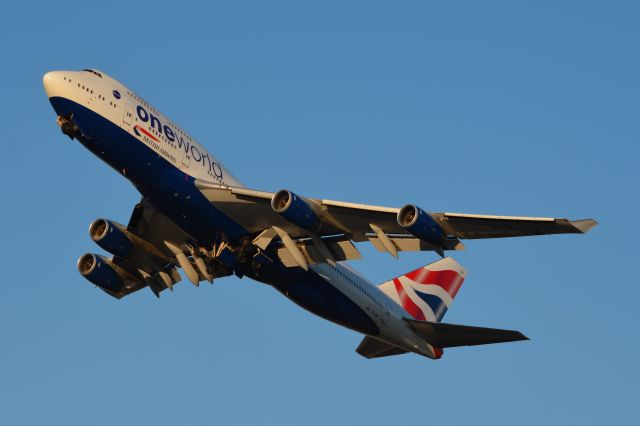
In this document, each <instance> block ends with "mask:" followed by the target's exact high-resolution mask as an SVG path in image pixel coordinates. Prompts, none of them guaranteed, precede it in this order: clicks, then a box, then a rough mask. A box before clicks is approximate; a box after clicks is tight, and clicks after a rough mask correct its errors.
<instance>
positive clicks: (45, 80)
mask: <svg viewBox="0 0 640 426" xmlns="http://www.w3.org/2000/svg"><path fill="white" fill-rule="evenodd" d="M62 74H63V72H62V71H49V72H48V73H46V74H45V75H44V76H43V77H42V85H43V86H44V91H45V92H46V93H47V96H48V97H49V98H51V97H53V96H57V95H58V94H59V91H60V86H61V81H62Z"/></svg>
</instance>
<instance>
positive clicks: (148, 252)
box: [80, 199, 229, 299]
mask: <svg viewBox="0 0 640 426" xmlns="http://www.w3.org/2000/svg"><path fill="white" fill-rule="evenodd" d="M109 226H119V227H121V228H123V230H124V229H125V227H123V226H122V225H119V224H116V223H115V222H112V221H111V222H110V224H109ZM125 232H127V234H128V235H129V238H131V239H133V240H134V241H135V242H136V243H137V245H138V247H139V249H137V250H135V251H134V252H133V254H132V255H131V256H130V257H128V258H126V259H125V258H123V257H119V256H113V257H111V258H104V257H101V256H100V257H99V259H98V258H96V257H94V258H93V261H95V262H100V261H102V262H105V263H107V264H108V265H109V266H110V267H111V268H113V269H115V270H116V272H117V273H118V274H119V275H120V276H121V277H122V279H123V285H122V288H120V289H119V290H117V291H112V290H109V289H107V288H102V287H101V288H102V290H104V291H105V292H106V293H108V294H110V295H111V296H113V297H115V298H117V299H120V298H122V297H124V296H127V295H129V294H131V293H134V292H136V291H138V290H140V289H142V288H145V287H149V288H150V289H151V291H153V293H154V294H155V295H156V296H158V297H159V294H160V292H162V291H164V290H165V289H167V288H168V289H170V290H173V285H174V284H177V283H178V282H180V281H181V280H182V278H181V276H180V274H179V273H178V271H177V268H178V267H182V268H183V269H184V267H183V266H184V265H181V263H180V261H179V260H178V259H177V256H176V254H175V253H173V252H172V251H171V250H170V248H169V246H167V244H166V243H165V242H167V241H168V242H171V243H173V244H174V245H176V246H179V247H180V249H181V250H184V251H185V253H186V254H185V260H186V261H187V262H188V263H189V264H190V265H192V267H191V268H190V270H191V271H193V272H192V274H191V275H192V276H191V277H189V274H188V273H187V276H188V277H189V278H190V281H191V282H192V283H194V285H198V282H199V281H202V280H205V279H206V280H209V281H210V282H211V281H212V280H213V279H214V278H216V277H220V276H226V275H229V272H228V271H224V272H223V271H220V270H218V269H215V268H213V267H211V265H209V264H207V265H205V264H204V263H202V265H201V266H202V269H199V268H198V267H197V260H200V259H202V257H203V256H201V254H198V253H197V252H192V253H191V255H190V256H189V254H188V249H186V248H185V247H187V246H185V245H184V244H183V243H185V242H188V241H191V240H192V238H191V237H190V236H189V235H188V234H186V233H185V232H184V231H183V230H182V229H180V228H179V227H178V226H176V225H175V224H174V223H173V222H172V221H171V220H169V219H168V218H167V217H166V216H165V215H163V214H162V213H160V212H159V211H157V210H156V209H155V208H154V207H153V205H151V204H150V203H149V202H147V201H146V200H144V199H143V200H141V201H140V203H138V204H137V205H136V206H135V208H134V209H133V212H132V214H131V218H130V220H129V224H128V225H127V226H126V231H125ZM88 256H91V255H88ZM93 256H95V255H93ZM187 256H188V257H189V259H187ZM83 259H85V260H87V261H89V260H90V259H89V258H81V260H80V262H82V261H83ZM198 271H205V272H204V273H201V272H198ZM193 274H196V275H195V276H193Z"/></svg>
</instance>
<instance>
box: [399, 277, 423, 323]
mask: <svg viewBox="0 0 640 426" xmlns="http://www.w3.org/2000/svg"><path fill="white" fill-rule="evenodd" d="M393 284H394V285H395V286H396V291H397V292H398V297H399V298H400V303H402V307H403V308H404V310H405V311H407V312H409V314H411V316H412V317H414V318H415V319H417V320H420V321H426V320H427V318H426V317H425V316H424V313H423V312H422V309H420V308H419V307H418V305H416V304H415V302H414V301H413V300H411V299H410V298H409V296H408V295H407V293H406V292H405V291H404V287H402V284H401V283H400V281H398V279H397V278H394V279H393Z"/></svg>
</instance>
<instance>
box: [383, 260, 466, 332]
mask: <svg viewBox="0 0 640 426" xmlns="http://www.w3.org/2000/svg"><path fill="white" fill-rule="evenodd" d="M466 276H467V271H465V269H464V268H463V267H462V266H460V264H459V263H458V262H456V261H455V260H453V259H452V258H450V257H445V258H444V259H441V260H438V261H437V262H434V263H431V264H429V265H427V266H423V267H422V268H419V269H416V270H415V271H411V272H409V273H407V274H405V275H402V276H399V277H397V278H394V279H392V280H389V281H387V282H385V283H383V284H380V286H379V288H380V290H381V291H382V292H383V293H385V294H386V295H387V296H389V297H390V298H391V299H392V300H394V301H395V302H396V303H397V304H398V305H400V306H402V307H403V308H404V310H405V311H407V312H408V313H409V314H410V315H411V316H412V317H413V318H415V319H417V320H420V321H431V322H440V321H441V320H442V318H443V317H444V314H445V313H446V312H447V309H448V308H449V306H451V302H453V299H454V298H455V297H456V294H458V290H460V287H461V286H462V282H463V281H464V279H465V277H466Z"/></svg>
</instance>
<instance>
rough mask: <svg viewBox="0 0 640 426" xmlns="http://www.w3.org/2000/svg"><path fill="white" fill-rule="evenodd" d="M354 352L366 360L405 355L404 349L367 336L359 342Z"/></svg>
mask: <svg viewBox="0 0 640 426" xmlns="http://www.w3.org/2000/svg"><path fill="white" fill-rule="evenodd" d="M356 352H358V353H359V354H360V355H362V356H363V357H365V358H368V359H371V358H382V357H385V356H392V355H402V354H406V353H407V351H405V350H404V349H400V348H398V347H397V346H393V345H390V344H388V343H385V342H383V341H381V340H378V339H375V338H373V337H369V336H367V337H365V338H364V339H362V342H360V345H359V346H358V348H357V349H356Z"/></svg>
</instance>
